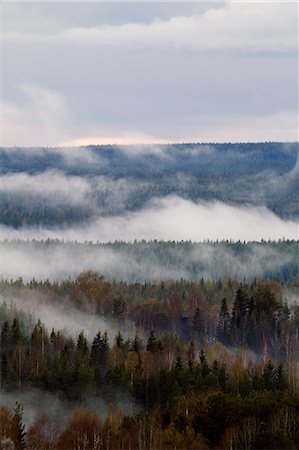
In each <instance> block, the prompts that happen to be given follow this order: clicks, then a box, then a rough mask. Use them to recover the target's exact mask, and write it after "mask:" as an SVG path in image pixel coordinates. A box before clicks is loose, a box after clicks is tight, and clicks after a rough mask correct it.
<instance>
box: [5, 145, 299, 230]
mask: <svg viewBox="0 0 299 450" xmlns="http://www.w3.org/2000/svg"><path fill="white" fill-rule="evenodd" d="M298 167H299V165H298V143H296V142H294V143H278V142H277V143H275V142H274V143H272V142H268V143H267V142H265V143H259V144H253V143H248V144H197V143H194V144H169V145H166V144H165V145H156V146H155V145H152V146H150V145H148V146H146V145H143V146H142V145H140V146H138V145H135V146H116V145H114V146H113V145H109V146H104V145H102V146H86V147H75V148H72V147H69V148H51V147H49V148H48V147H44V148H18V147H15V148H9V149H8V148H4V147H2V148H0V175H1V180H2V183H1V186H0V215H1V223H2V224H3V225H6V226H11V227H15V228H20V227H24V226H36V225H45V226H46V225H47V226H52V227H53V226H57V225H60V226H66V225H68V224H72V225H73V224H74V223H85V222H88V221H90V220H92V219H94V218H95V217H98V216H107V215H111V216H114V215H117V214H123V213H124V212H125V211H139V210H141V209H142V208H144V207H145V206H146V205H147V204H148V203H149V202H150V201H151V199H156V198H165V197H168V196H170V195H175V196H178V197H181V198H183V199H186V200H191V201H199V200H200V201H202V202H209V201H219V202H222V203H226V204H230V205H235V206H240V205H242V206H244V205H247V206H250V205H251V206H256V207H267V208H268V209H269V210H270V211H272V212H274V213H275V214H276V215H277V216H279V217H281V218H283V219H292V220H296V218H298V196H299V191H298V189H299V187H298V186H299V178H298V177H299V170H298Z"/></svg>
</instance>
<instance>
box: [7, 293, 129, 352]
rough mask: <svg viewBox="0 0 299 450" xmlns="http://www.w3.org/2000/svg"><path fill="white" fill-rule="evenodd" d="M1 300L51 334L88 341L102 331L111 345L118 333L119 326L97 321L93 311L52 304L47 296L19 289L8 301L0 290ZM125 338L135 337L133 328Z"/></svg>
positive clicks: (63, 304) (106, 321)
mask: <svg viewBox="0 0 299 450" xmlns="http://www.w3.org/2000/svg"><path fill="white" fill-rule="evenodd" d="M0 299H1V300H2V301H5V303H6V304H7V306H8V307H12V308H13V309H14V308H16V309H17V310H21V311H23V312H24V313H26V314H27V315H28V314H29V315H30V317H31V322H32V320H34V319H35V322H37V321H38V320H40V321H41V322H42V324H43V325H44V326H45V328H46V329H47V331H48V333H51V330H52V329H53V328H54V330H61V331H63V332H64V334H66V335H67V336H72V337H73V338H77V337H78V334H79V333H80V332H81V331H83V332H84V334H85V336H86V337H87V339H88V340H89V341H91V340H92V339H93V338H94V337H95V335H96V334H97V333H98V332H99V331H101V333H104V331H107V333H108V337H109V340H110V342H111V343H112V342H113V340H114V337H115V336H116V334H117V333H118V331H119V326H118V327H116V325H114V324H113V323H112V321H109V320H108V319H106V318H104V317H100V316H99V315H98V314H94V311H92V310H91V311H89V312H88V311H87V310H86V311H84V310H82V308H81V309H77V308H75V307H74V305H73V304H71V303H70V301H69V300H68V299H67V298H65V299H62V300H63V301H60V302H59V303H57V302H55V303H53V302H51V299H48V298H47V296H45V295H44V294H41V293H40V292H36V291H34V290H27V289H21V290H19V291H18V294H17V295H14V296H13V297H7V296H6V295H5V294H4V293H2V292H1V290H0ZM122 331H123V332H124V334H125V335H126V336H128V335H129V334H131V335H133V334H134V326H133V325H132V326H131V328H127V329H126V330H122Z"/></svg>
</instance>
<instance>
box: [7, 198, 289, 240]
mask: <svg viewBox="0 0 299 450" xmlns="http://www.w3.org/2000/svg"><path fill="white" fill-rule="evenodd" d="M297 237H298V224H297V223H296V222H295V221H291V220H283V219H281V218H279V217H278V216H276V215H275V214H274V213H272V212H271V211H269V210H268V209H267V208H265V207H253V206H245V205H244V206H233V205H228V204H224V203H221V202H218V201H214V202H192V201H190V200H186V199H183V198H181V197H178V196H168V197H164V198H159V199H158V198H157V199H152V200H150V202H149V203H148V204H147V205H146V207H144V208H143V209H142V210H140V211H136V212H128V213H126V214H122V215H118V216H108V217H100V218H97V219H96V220H94V221H92V222H89V223H87V224H85V225H83V226H72V227H69V228H63V229H59V228H57V229H55V228H51V229H50V228H49V229H47V228H42V227H39V228H26V227H23V228H20V229H17V230H15V229H12V228H9V227H5V226H1V227H0V238H1V239H13V238H18V239H47V238H51V239H55V238H59V239H65V240H76V241H80V242H84V241H101V242H109V241H115V240H124V241H133V240H134V239H137V240H142V239H146V240H151V239H159V240H176V241H180V240H192V241H203V240H207V239H210V240H217V239H232V240H239V239H240V240H242V241H259V240H261V239H265V240H268V239H271V240H277V239H282V238H285V239H297Z"/></svg>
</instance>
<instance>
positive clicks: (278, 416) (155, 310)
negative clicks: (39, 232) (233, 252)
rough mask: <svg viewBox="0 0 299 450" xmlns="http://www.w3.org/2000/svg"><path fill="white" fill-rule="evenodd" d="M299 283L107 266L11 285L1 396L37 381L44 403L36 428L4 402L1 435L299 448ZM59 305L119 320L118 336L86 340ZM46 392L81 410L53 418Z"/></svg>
mask: <svg viewBox="0 0 299 450" xmlns="http://www.w3.org/2000/svg"><path fill="white" fill-rule="evenodd" d="M286 289H288V291H286ZM298 289H299V284H298V278H297V279H295V280H293V282H292V283H290V284H289V285H288V286H282V285H280V284H279V283H277V282H275V281H268V282H267V281H265V280H258V281H254V282H253V283H250V284H248V283H246V282H241V283H239V282H237V281H235V280H231V279H223V280H218V281H217V282H213V281H211V280H201V281H200V282H197V283H196V282H188V281H185V280H181V281H176V282H162V283H143V284H140V283H135V284H126V283H119V282H113V283H110V282H107V281H106V280H105V279H104V277H103V276H102V275H101V274H99V273H96V272H83V273H81V274H80V275H79V276H78V277H77V278H76V279H75V280H74V281H73V282H70V281H64V282H61V283H53V284H51V283H50V282H40V283H38V282H36V281H35V280H32V281H31V282H29V283H27V284H24V283H23V282H22V281H21V280H17V281H14V282H2V283H1V285H0V290H1V296H2V299H3V300H6V303H3V304H2V306H1V315H0V317H1V330H2V331H1V389H2V393H3V394H4V397H5V395H6V392H11V391H12V390H13V391H15V390H17V391H16V393H17V392H19V393H20V394H21V393H22V391H24V390H25V391H27V392H30V390H32V389H36V388H38V389H40V394H39V399H40V402H39V403H40V405H39V407H37V406H36V409H37V411H39V412H38V414H37V415H36V417H35V420H34V421H33V422H32V423H31V424H30V426H28V427H27V428H26V429H24V426H23V425H22V408H21V407H20V406H19V405H17V406H16V407H15V408H14V409H13V410H11V409H8V408H2V409H1V410H0V414H1V425H0V430H2V431H3V430H4V429H5V430H7V432H8V433H9V434H8V435H9V436H10V437H11V438H12V439H13V440H14V442H15V443H16V445H17V448H23V447H24V446H25V445H26V448H29V449H34V448H48V449H54V448H55V449H65V448H74V447H73V446H74V445H75V442H77V443H78V445H81V446H82V445H84V442H85V445H87V447H86V448H95V449H100V448H101V446H102V445H105V448H107V449H122V448H144V449H145V448H147V449H149V448H152V449H164V448H169V449H173V448H175V447H177V448H185V449H187V448H188V449H189V448H194V449H195V448H202V449H214V448H219V447H220V448H230V449H239V448H248V449H251V448H254V449H256V448H264V449H265V448H269V447H271V448H289V449H296V448H298V444H299V429H298V423H299V411H298V374H297V363H296V361H297V360H298V352H299V347H298V342H299V309H298V308H299V305H298V303H296V302H294V300H293V297H294V296H295V297H296V296H297V300H298ZM11 299H15V301H16V303H15V304H13V303H11ZM16 299H18V300H16ZM7 302H8V303H7ZM30 304H31V310H30ZM34 305H39V307H40V309H38V308H37V306H34ZM42 305H43V306H42ZM19 308H23V309H19ZM26 308H27V312H25V310H26ZM49 308H51V310H52V311H55V310H56V314H58V315H62V317H63V318H64V319H63V320H65V324H66V325H67V323H68V321H69V320H70V319H71V315H72V311H73V310H74V309H77V310H78V311H81V315H82V317H83V316H84V315H85V314H88V315H93V316H94V315H96V316H97V317H99V318H102V319H105V320H107V321H108V322H107V323H110V330H109V334H108V333H107V330H105V328H100V329H98V330H97V332H96V333H95V335H90V334H89V335H88V336H87V334H86V332H88V331H89V330H81V331H80V328H79V329H78V327H77V330H76V329H74V326H73V322H72V324H71V328H69V329H65V330H61V329H57V328H55V327H51V316H49V311H50V309H49ZM33 310H34V311H36V312H37V313H39V314H41V319H42V321H40V320H39V321H37V322H36V321H35V320H34V311H33ZM30 311H31V312H30ZM68 315H69V319H68V318H67V317H68ZM43 319H44V320H46V323H47V325H44V324H43ZM54 321H55V317H54V316H53V317H52V323H54ZM112 329H115V330H117V329H118V330H119V331H118V332H117V333H116V334H113V333H112V332H111V330H112ZM43 392H48V393H51V395H53V396H55V395H57V394H58V393H59V395H60V402H62V401H64V402H70V401H71V402H72V404H73V405H81V408H79V409H75V410H73V411H72V412H69V413H68V415H67V417H62V416H61V414H60V413H59V411H57V410H56V412H55V413H54V412H53V411H52V412H51V413H50V414H48V411H45V410H43V409H42V407H41V404H42V399H43V395H44V394H43ZM119 393H122V394H125V395H126V399H127V400H126V403H127V406H126V409H127V412H125V411H124V410H121V409H119V407H120V406H121V402H120V403H119V402H118V401H117V397H118V395H119ZM91 397H92V398H94V399H97V398H105V399H106V401H107V402H109V401H110V402H111V404H110V407H109V412H108V413H107V416H106V417H105V416H103V415H102V416H101V417H99V416H98V415H97V414H96V413H95V412H94V411H97V412H98V410H97V408H95V409H94V407H93V406H90V400H89V399H90V398H91ZM87 405H89V407H87ZM84 406H85V407H84ZM31 407H32V404H31ZM38 408H39V409H38ZM73 408H74V406H73ZM128 408H129V410H128ZM136 408H137V412H134V411H136ZM60 409H61V408H60ZM25 412H26V411H25ZM26 433H27V434H26ZM80 448H83V447H80Z"/></svg>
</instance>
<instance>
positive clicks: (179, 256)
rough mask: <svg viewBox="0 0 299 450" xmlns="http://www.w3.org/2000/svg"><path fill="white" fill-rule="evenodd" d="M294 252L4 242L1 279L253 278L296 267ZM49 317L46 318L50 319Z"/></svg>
mask: <svg viewBox="0 0 299 450" xmlns="http://www.w3.org/2000/svg"><path fill="white" fill-rule="evenodd" d="M293 249H294V250H293V252H291V251H290V249H289V247H288V248H285V250H284V252H283V251H282V249H280V250H278V249H275V247H273V246H271V245H270V244H269V245H260V244H258V243H256V244H254V243H253V244H251V245H250V246H248V247H246V248H243V251H241V252H240V253H237V254H236V252H234V251H233V249H232V248H231V247H230V246H227V245H220V244H219V245H213V244H209V243H206V244H197V245H190V246H188V245H187V246H184V244H177V245H168V246H167V247H165V245H163V243H153V244H151V243H145V242H144V243H142V242H141V243H139V244H135V245H133V246H129V245H125V244H122V245H118V244H117V243H116V244H114V245H106V246H105V245H97V244H92V243H87V244H79V243H74V242H73V243H64V242H58V241H57V242H55V241H54V242H45V243H38V242H36V241H35V242H5V241H4V242H0V252H1V258H0V273H1V277H2V279H8V280H9V279H17V278H18V277H20V276H21V277H22V278H23V280H24V281H30V280H32V279H33V278H35V279H37V280H45V279H49V280H50V281H61V280H64V279H66V278H71V279H73V278H75V277H76V276H77V275H78V274H79V273H80V272H82V271H84V270H95V271H98V272H100V273H102V274H103V275H104V276H105V277H106V278H107V279H108V280H123V281H127V282H135V281H139V282H144V281H145V280H146V281H161V280H169V279H171V280H175V279H180V278H184V279H187V280H193V279H199V278H200V277H204V278H212V279H218V278H219V277H225V276H226V277H237V278H238V279H243V278H244V277H246V278H247V279H253V278H255V277H264V276H265V275H266V274H269V273H274V274H275V272H278V273H279V271H280V269H281V268H282V267H283V266H285V265H288V264H291V265H293V266H294V265H295V264H296V256H295V247H293ZM294 259H295V260H294ZM273 276H274V275H273ZM60 317H63V316H61V315H60ZM47 318H48V315H47V314H46V319H45V320H47ZM68 318H69V319H70V318H71V317H68ZM57 320H58V321H59V320H60V319H59V318H57ZM88 320H89V319H88ZM51 323H52V322H51ZM63 323H64V322H63ZM80 323H82V322H81V319H80ZM62 325H63V324H62ZM53 326H54V324H53ZM55 326H56V325H55ZM86 326H87V325H86ZM96 326H97V324H96Z"/></svg>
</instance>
